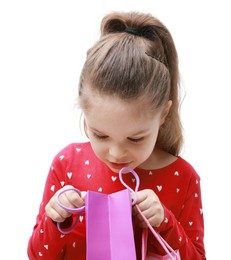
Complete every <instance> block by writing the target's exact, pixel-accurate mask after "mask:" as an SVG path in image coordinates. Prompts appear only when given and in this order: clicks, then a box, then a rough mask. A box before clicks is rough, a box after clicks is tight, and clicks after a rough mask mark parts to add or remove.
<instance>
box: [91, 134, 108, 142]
mask: <svg viewBox="0 0 231 260" xmlns="http://www.w3.org/2000/svg"><path fill="white" fill-rule="evenodd" d="M93 136H94V137H95V138H97V139H99V140H103V139H106V138H108V136H106V135H97V134H96V133H93Z"/></svg>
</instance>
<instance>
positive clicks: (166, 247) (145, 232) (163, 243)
mask: <svg viewBox="0 0 231 260" xmlns="http://www.w3.org/2000/svg"><path fill="white" fill-rule="evenodd" d="M124 171H126V172H127V171H129V172H131V173H132V174H133V176H134V177H135V179H136V187H135V190H133V189H132V188H130V187H129V186H128V185H127V184H126V183H125V182H124V181H123V172H124ZM119 178H120V181H121V183H122V184H123V185H124V186H125V188H127V189H128V190H129V191H131V193H132V195H133V198H134V199H133V202H132V205H135V204H136V202H137V200H138V198H137V192H138V189H139V185H140V179H139V176H138V174H137V173H136V172H135V171H134V170H133V169H131V168H129V167H124V168H122V169H121V170H120V171H119ZM135 207H136V209H137V210H138V212H139V213H140V215H141V216H142V218H143V220H144V221H145V223H146V224H147V226H148V228H149V229H150V231H151V232H152V234H153V235H154V236H155V238H156V239H157V241H158V242H159V243H160V244H161V246H162V247H163V249H164V251H165V252H166V253H167V255H168V256H169V257H170V259H172V260H175V259H177V258H178V255H177V253H176V252H175V250H174V249H173V248H172V247H171V246H170V245H169V244H168V243H167V242H166V241H165V240H164V239H163V238H162V237H161V235H159V234H158V233H157V232H156V231H155V229H154V228H153V227H152V226H151V224H150V223H149V221H148V220H147V218H146V217H145V216H144V214H143V213H142V211H141V210H140V208H139V207H138V205H135ZM147 237H148V229H144V230H143V234H142V260H145V257H146V247H145V244H146V242H147ZM171 253H172V254H174V256H173V255H172V254H171Z"/></svg>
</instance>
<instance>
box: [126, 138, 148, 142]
mask: <svg viewBox="0 0 231 260" xmlns="http://www.w3.org/2000/svg"><path fill="white" fill-rule="evenodd" d="M143 139H144V138H143V137H140V138H137V139H134V138H128V140H129V141H131V142H133V143H139V142H141V141H143Z"/></svg>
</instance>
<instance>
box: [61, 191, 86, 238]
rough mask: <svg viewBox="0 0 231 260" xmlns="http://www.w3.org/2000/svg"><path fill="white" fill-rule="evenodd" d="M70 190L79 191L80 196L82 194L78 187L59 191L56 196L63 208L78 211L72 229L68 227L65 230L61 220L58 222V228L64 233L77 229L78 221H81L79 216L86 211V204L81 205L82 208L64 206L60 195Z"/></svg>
mask: <svg viewBox="0 0 231 260" xmlns="http://www.w3.org/2000/svg"><path fill="white" fill-rule="evenodd" d="M69 190H70V191H75V192H77V193H78V194H79V196H81V192H80V191H79V190H78V189H76V188H67V189H63V190H62V191H61V192H59V193H58V194H57V196H56V203H57V204H58V205H59V206H60V207H61V208H63V209H65V210H66V211H68V212H71V213H78V217H77V218H76V220H75V223H74V224H73V225H72V227H71V228H70V229H68V230H66V231H64V230H63V229H62V228H61V223H59V222H58V223H57V227H58V230H59V231H60V232H61V233H62V234H64V235H66V234H69V233H71V232H72V231H73V230H74V229H75V227H76V225H77V224H78V222H79V217H80V216H81V215H83V214H84V213H85V206H83V207H80V208H70V207H66V206H64V205H63V204H62V203H61V202H60V201H59V197H60V196H61V195H62V194H63V193H64V192H66V191H69Z"/></svg>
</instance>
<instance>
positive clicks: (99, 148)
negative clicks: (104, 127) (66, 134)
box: [90, 138, 107, 158]
mask: <svg viewBox="0 0 231 260" xmlns="http://www.w3.org/2000/svg"><path fill="white" fill-rule="evenodd" d="M90 142H91V147H92V149H93V151H94V153H95V154H96V156H98V157H100V158H102V157H103V156H104V155H105V153H106V151H107V148H106V146H105V145H103V143H101V142H97V141H95V140H91V138H90Z"/></svg>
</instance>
